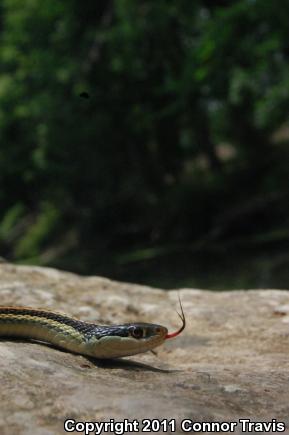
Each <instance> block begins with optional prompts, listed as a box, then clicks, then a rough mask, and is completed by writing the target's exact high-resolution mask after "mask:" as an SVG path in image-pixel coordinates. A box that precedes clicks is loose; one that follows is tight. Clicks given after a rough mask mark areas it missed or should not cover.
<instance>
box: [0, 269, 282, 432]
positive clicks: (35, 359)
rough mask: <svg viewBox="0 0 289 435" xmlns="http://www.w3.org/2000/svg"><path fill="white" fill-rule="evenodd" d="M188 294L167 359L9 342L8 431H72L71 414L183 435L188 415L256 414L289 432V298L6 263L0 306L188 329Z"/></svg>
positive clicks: (4, 400)
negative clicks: (164, 423)
mask: <svg viewBox="0 0 289 435" xmlns="http://www.w3.org/2000/svg"><path fill="white" fill-rule="evenodd" d="M178 294H179V295H180V297H181V300H182V303H183V307H184V311H185V314H186V319H187V327H186V329H185V331H184V332H183V334H182V335H181V336H179V337H177V338H176V339H174V340H170V341H168V342H167V343H166V344H165V345H164V346H162V347H160V348H159V349H158V351H157V355H153V354H151V353H147V354H143V355H138V356H135V357H130V358H125V359H120V360H114V361H106V362H103V361H97V360H92V359H88V358H86V357H84V356H81V355H74V354H70V353H67V352H64V351H60V350H58V349H55V348H52V347H49V346H45V345H43V344H40V343H36V342H25V341H12V340H8V339H1V340H0V371H1V390H0V398H1V402H0V403H1V407H0V433H1V434H2V435H6V434H27V435H28V434H31V433H33V434H41V435H42V434H43V435H49V434H62V433H65V431H64V421H65V420H66V419H68V418H69V419H74V420H75V421H76V422H79V421H90V422H96V421H97V422H100V421H109V420H110V419H115V421H119V422H120V421H123V420H124V419H128V420H130V421H132V420H134V419H137V420H138V421H139V422H141V421H142V419H146V418H149V419H154V418H158V419H174V420H175V421H176V432H175V433H185V432H183V431H182V427H181V422H182V421H183V420H184V419H189V420H191V421H194V422H223V421H231V422H238V421H239V419H240V418H241V419H242V418H250V420H251V421H267V422H268V421H269V422H270V421H271V419H276V420H277V421H278V422H284V423H285V424H286V430H285V432H283V433H286V434H288V433H289V432H288V426H289V291H283V290H282V291H280V290H251V291H229V292H211V291H205V290H196V289H180V290H171V291H164V290H160V289H154V288H150V287H145V286H139V285H132V284H127V283H120V282H114V281H110V280H109V279H105V278H99V277H80V276H77V275H74V274H71V273H65V272H60V271H58V270H55V269H49V268H40V267H30V266H15V265H11V264H8V263H3V264H1V265H0V296H1V302H0V304H1V305H9V306H13V305H18V306H19V305H20V306H30V307H37V308H40V307H41V308H46V309H52V310H57V311H60V312H64V313H66V314H69V315H72V316H74V317H77V318H80V319H83V320H88V321H95V322H98V323H104V324H110V323H126V322H133V321H145V322H152V323H160V324H163V325H166V326H167V327H168V328H169V330H174V329H176V328H178V327H179V325H180V320H179V318H178V316H177V314H176V309H178ZM141 427H142V426H141V425H140V429H141ZM135 432H137V431H135ZM140 432H141V430H140ZM169 432H170V431H169ZM70 433H76V432H70ZM81 433H83V432H81ZM91 433H95V432H91ZM109 433H113V431H111V432H109ZM159 433H163V432H162V430H160V431H159ZM199 433H209V432H208V431H205V430H204V431H203V432H199ZM235 433H241V428H240V427H239V426H238V427H237V428H236V430H235ZM259 433H260V432H259ZM262 433H265V431H263V432H262ZM271 433H272V432H271Z"/></svg>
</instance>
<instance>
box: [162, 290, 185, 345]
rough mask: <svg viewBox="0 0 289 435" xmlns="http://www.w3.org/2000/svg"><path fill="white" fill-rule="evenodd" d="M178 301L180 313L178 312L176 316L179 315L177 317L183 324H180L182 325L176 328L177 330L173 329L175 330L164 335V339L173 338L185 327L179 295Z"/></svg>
mask: <svg viewBox="0 0 289 435" xmlns="http://www.w3.org/2000/svg"><path fill="white" fill-rule="evenodd" d="M179 303H180V307H181V314H180V313H178V312H177V313H178V316H179V318H180V319H181V321H182V322H183V324H182V326H181V327H180V329H178V330H177V331H175V332H171V333H170V334H167V335H166V340H167V339H168V338H173V337H176V336H177V335H179V334H180V333H181V332H182V331H183V330H184V329H185V327H186V318H185V315H184V311H183V307H182V303H181V300H180V297H179Z"/></svg>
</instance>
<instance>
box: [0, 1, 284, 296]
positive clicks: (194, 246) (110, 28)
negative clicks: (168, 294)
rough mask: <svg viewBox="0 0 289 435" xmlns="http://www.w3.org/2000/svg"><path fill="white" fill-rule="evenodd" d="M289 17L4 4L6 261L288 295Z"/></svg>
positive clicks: (130, 5)
mask: <svg viewBox="0 0 289 435" xmlns="http://www.w3.org/2000/svg"><path fill="white" fill-rule="evenodd" d="M288 60H289V1H287V0H281V1H280V2H278V4H276V2H273V0H267V1H264V0H262V1H260V0H241V1H226V0H214V1H209V0H208V1H198V0H196V1H192V0H179V1H175V2H173V1H165V0H146V1H141V0H139V1H134V0H114V1H112V0H97V1H95V0H85V1H82V2H80V1H79V0H61V1H59V0H2V1H1V3H0V141H1V142H0V204H1V208H0V255H1V256H2V257H4V258H5V259H7V260H9V261H14V262H17V263H22V264H23V263H24V264H40V265H48V266H54V267H58V268H61V269H66V270H71V271H75V272H78V273H82V274H99V275H104V276H107V277H110V278H115V279H121V280H126V281H132V282H138V283H146V284H152V285H156V286H162V287H165V288H172V287H176V286H195V287H203V288H211V289H228V288H252V287H279V288H288V287H289V267H288V266H289V122H288V119H289V111H288V108H289V63H288Z"/></svg>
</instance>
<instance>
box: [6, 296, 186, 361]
mask: <svg viewBox="0 0 289 435" xmlns="http://www.w3.org/2000/svg"><path fill="white" fill-rule="evenodd" d="M179 302H180V308H181V314H180V313H178V312H177V314H178V315H179V317H180V318H181V320H182V326H181V327H180V328H179V329H178V330H177V331H175V332H172V333H169V332H168V329H167V328H166V327H165V326H162V325H157V324H153V323H141V322H140V323H125V324H121V325H98V324H96V323H91V322H87V321H82V320H78V319H76V318H73V317H69V316H67V315H64V314H61V313H58V312H54V311H49V310H45V309H36V308H29V307H18V306H17V307H16V306H15V307H9V306H7V307H3V306H2V307H0V337H12V338H20V339H24V340H33V341H35V340H36V341H40V342H44V343H45V344H50V345H53V346H55V347H57V348H60V349H63V350H65V351H68V352H72V353H76V354H81V355H85V356H89V357H94V358H99V359H110V358H120V357H126V356H131V355H136V354H139V353H143V352H147V351H150V350H151V351H152V350H153V349H154V348H155V347H157V346H160V345H161V344H162V343H164V341H165V340H167V339H170V338H173V337H176V336H177V335H179V334H180V333H181V332H182V331H183V330H184V329H185V326H186V319H185V315H184V312H183V308H182V305H181V301H180V300H179Z"/></svg>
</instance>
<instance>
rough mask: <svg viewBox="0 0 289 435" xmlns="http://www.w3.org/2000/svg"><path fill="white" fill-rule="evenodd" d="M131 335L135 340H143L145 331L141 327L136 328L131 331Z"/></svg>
mask: <svg viewBox="0 0 289 435" xmlns="http://www.w3.org/2000/svg"><path fill="white" fill-rule="evenodd" d="M131 335H132V337H134V338H143V336H144V330H143V328H140V327H139V326H134V327H133V328H132V329H131Z"/></svg>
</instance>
